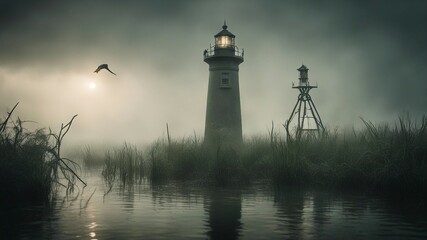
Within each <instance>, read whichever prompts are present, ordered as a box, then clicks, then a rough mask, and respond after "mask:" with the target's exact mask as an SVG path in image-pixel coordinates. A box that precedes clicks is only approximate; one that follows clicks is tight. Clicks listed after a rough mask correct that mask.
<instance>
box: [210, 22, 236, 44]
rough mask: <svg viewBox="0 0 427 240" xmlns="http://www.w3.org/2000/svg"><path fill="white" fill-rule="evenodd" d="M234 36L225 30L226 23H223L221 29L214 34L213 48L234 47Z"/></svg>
mask: <svg viewBox="0 0 427 240" xmlns="http://www.w3.org/2000/svg"><path fill="white" fill-rule="evenodd" d="M235 37H236V36H234V34H232V33H231V32H229V31H228V30H227V25H226V24H225V23H224V25H223V26H222V31H221V32H219V33H218V34H216V35H215V48H234V46H235V43H234V38H235Z"/></svg>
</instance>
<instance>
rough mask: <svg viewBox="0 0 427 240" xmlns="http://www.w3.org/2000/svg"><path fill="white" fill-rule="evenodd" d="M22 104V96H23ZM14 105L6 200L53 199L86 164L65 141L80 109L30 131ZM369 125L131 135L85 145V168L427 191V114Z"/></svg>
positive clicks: (146, 176) (6, 138)
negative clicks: (230, 139) (140, 138)
mask: <svg viewBox="0 0 427 240" xmlns="http://www.w3.org/2000/svg"><path fill="white" fill-rule="evenodd" d="M17 105H18V104H17ZM15 108H16V105H15V107H14V108H13V109H12V111H11V112H10V113H8V114H7V116H6V118H5V119H0V201H1V202H6V203H15V202H25V201H27V202H28V201H30V202H34V201H47V202H49V201H51V200H52V199H53V198H55V193H56V189H57V188H58V187H64V188H65V189H66V193H67V194H68V193H72V192H73V190H74V189H75V187H76V186H77V183H78V182H81V183H82V184H83V185H84V186H86V183H85V182H84V181H83V180H82V179H81V178H80V177H79V175H78V174H79V173H80V172H81V169H80V165H79V164H77V163H76V162H75V161H73V160H71V159H68V158H64V157H62V156H61V154H60V151H61V143H62V140H63V138H64V136H65V135H66V134H67V133H68V131H69V130H70V127H71V125H72V122H73V120H74V119H75V117H76V116H77V115H76V116H74V117H73V118H72V119H71V120H70V121H69V122H68V123H67V124H62V125H61V128H60V131H59V133H58V134H54V133H52V131H51V130H50V129H49V131H46V130H45V129H38V130H35V131H28V130H27V129H25V128H24V127H23V124H24V123H25V122H24V121H22V120H20V119H19V118H17V119H16V120H12V119H11V115H12V112H13V110H14V109H15ZM362 121H363V123H364V124H365V128H364V129H362V130H360V131H357V132H356V131H354V130H353V131H352V132H345V133H338V132H334V133H331V132H329V131H327V130H326V131H325V132H323V133H322V134H321V135H320V136H316V137H314V136H302V137H300V138H295V137H292V136H290V135H281V134H279V133H277V132H275V131H274V129H273V128H272V129H271V130H270V131H269V133H268V135H267V134H266V136H264V137H253V138H251V139H247V140H245V141H244V143H243V145H242V146H241V147H239V148H233V147H230V146H226V145H225V144H224V145H220V146H219V147H217V148H215V149H212V148H208V147H207V146H205V145H204V144H203V141H202V139H200V138H199V137H197V136H194V137H190V138H183V139H180V140H174V139H171V138H169V137H168V138H163V139H159V140H157V141H156V142H154V143H153V144H151V145H149V146H147V147H144V148H140V147H137V146H135V145H132V144H129V143H124V144H123V145H122V146H118V147H112V148H109V149H108V150H106V151H105V152H103V153H99V152H95V151H94V150H92V148H90V147H89V146H88V147H86V149H84V150H83V154H82V161H83V162H82V163H83V166H84V167H85V168H102V173H101V174H102V177H103V179H104V180H105V183H106V185H107V189H108V190H107V191H106V192H105V194H108V193H109V192H110V191H111V189H112V188H113V186H116V185H118V186H120V187H121V188H125V187H132V186H133V185H134V184H138V183H140V182H142V181H145V180H147V181H148V182H149V183H151V184H158V183H163V182H167V181H195V182H198V183H200V184H206V185H227V184H235V183H237V184H247V183H250V182H251V181H257V180H266V181H268V182H271V183H272V185H273V186H274V187H278V188H281V187H288V186H309V187H315V188H316V187H318V188H323V187H326V188H338V189H342V190H346V189H356V190H361V191H370V192H379V193H391V194H393V196H399V197H402V198H403V197H415V198H419V199H425V198H427V117H426V116H424V117H423V118H422V119H421V121H418V122H417V121H415V120H412V119H411V118H410V117H409V115H406V116H401V117H399V118H398V120H397V121H396V123H395V125H394V126H391V125H384V124H383V125H381V124H380V125H375V124H373V123H372V122H369V121H366V120H363V119H362Z"/></svg>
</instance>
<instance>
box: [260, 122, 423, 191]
mask: <svg viewBox="0 0 427 240" xmlns="http://www.w3.org/2000/svg"><path fill="white" fill-rule="evenodd" d="M362 121H363V122H364V124H365V129H364V130H362V131H360V132H355V131H353V132H351V133H341V134H338V133H336V132H335V133H330V132H324V133H323V134H322V135H321V136H319V137H314V138H313V137H310V136H308V137H307V136H306V137H304V136H302V137H301V138H298V139H295V138H288V139H287V140H286V141H285V140H283V139H279V140H274V141H271V150H270V151H267V152H266V154H267V156H269V159H270V162H267V163H265V164H266V165H267V166H266V167H265V168H267V169H270V170H271V171H270V177H271V179H273V180H274V182H276V183H278V184H287V183H295V182H300V183H307V184H311V185H313V184H314V185H326V186H338V187H344V188H348V187H351V188H354V187H356V188H363V189H375V190H382V191H398V192H405V193H415V194H423V195H424V196H425V195H426V193H427V130H426V128H427V120H426V117H423V118H422V119H421V122H418V123H417V122H415V121H413V120H411V119H410V118H409V116H401V117H399V119H398V121H397V123H396V125H395V126H393V127H391V126H390V125H375V124H373V123H372V122H369V121H365V120H363V119H362Z"/></svg>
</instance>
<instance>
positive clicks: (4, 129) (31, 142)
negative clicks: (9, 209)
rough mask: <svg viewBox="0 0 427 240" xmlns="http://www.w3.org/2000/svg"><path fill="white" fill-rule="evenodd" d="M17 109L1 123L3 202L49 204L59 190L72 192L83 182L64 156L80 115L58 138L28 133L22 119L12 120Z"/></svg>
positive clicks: (39, 132)
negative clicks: (64, 144)
mask: <svg viewBox="0 0 427 240" xmlns="http://www.w3.org/2000/svg"><path fill="white" fill-rule="evenodd" d="M17 105H18V104H16V105H15V107H14V108H13V109H12V111H11V112H9V113H8V115H7V116H6V118H5V120H4V121H0V122H1V123H0V201H1V202H5V203H18V202H30V201H49V200H50V199H52V197H53V196H54V194H55V192H56V191H55V190H56V187H57V186H63V187H65V188H66V189H67V193H70V192H72V191H73V189H74V186H75V184H76V181H81V182H83V181H82V180H81V179H80V178H79V176H78V175H77V174H76V170H77V169H78V165H77V164H76V163H75V162H73V161H72V160H70V159H67V158H64V157H62V156H61V144H62V140H63V138H64V136H65V135H66V134H67V133H68V131H69V129H70V127H71V124H72V122H73V120H74V118H75V117H76V116H77V115H76V116H74V117H73V118H72V119H71V120H70V122H68V123H67V124H65V125H64V124H62V125H61V129H60V132H59V134H54V133H52V132H51V131H50V130H49V132H46V131H45V130H44V129H38V130H35V131H28V130H27V129H25V128H24V127H23V124H24V122H23V121H22V120H21V119H20V118H18V119H17V120H12V119H11V116H12V113H13V111H14V110H15V108H16V107H17ZM83 183H84V182H83ZM84 184H85V183H84Z"/></svg>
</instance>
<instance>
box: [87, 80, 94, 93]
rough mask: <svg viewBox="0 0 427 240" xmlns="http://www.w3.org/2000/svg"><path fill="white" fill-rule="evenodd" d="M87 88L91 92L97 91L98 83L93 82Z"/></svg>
mask: <svg viewBox="0 0 427 240" xmlns="http://www.w3.org/2000/svg"><path fill="white" fill-rule="evenodd" d="M87 87H88V88H89V90H92V91H93V90H95V89H96V83H95V82H93V81H90V82H89V83H88V84H87Z"/></svg>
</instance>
